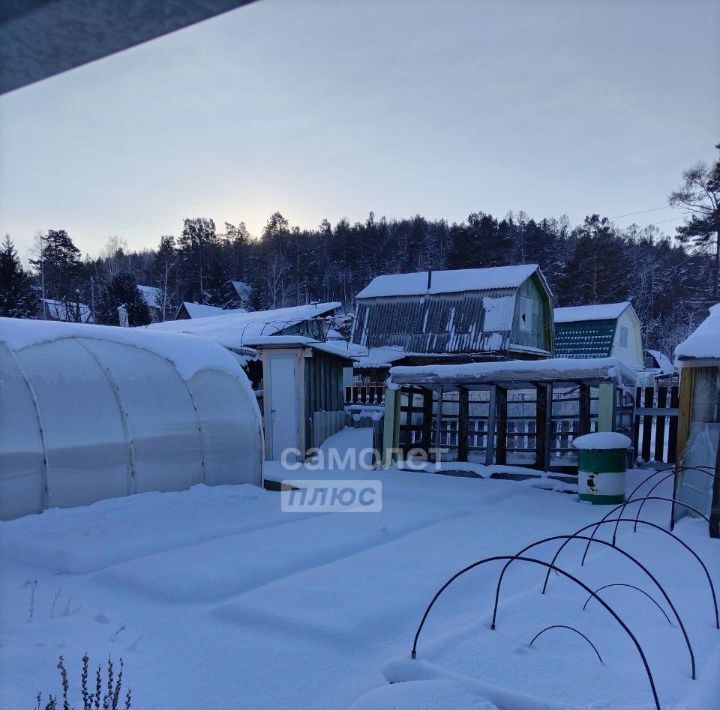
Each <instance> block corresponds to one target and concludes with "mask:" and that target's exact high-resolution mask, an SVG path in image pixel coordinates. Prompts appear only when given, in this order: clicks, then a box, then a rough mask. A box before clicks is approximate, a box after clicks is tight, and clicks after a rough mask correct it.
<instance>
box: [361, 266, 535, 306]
mask: <svg viewBox="0 0 720 710" xmlns="http://www.w3.org/2000/svg"><path fill="white" fill-rule="evenodd" d="M538 268H539V267H538V265H537V264H518V265H515V266H494V267H491V268H487V269H456V270H453V271H433V272H432V278H431V284H430V288H429V289H428V287H427V284H428V272H427V271H418V272H415V273H412V274H385V275H383V276H376V277H375V278H374V279H373V280H372V281H371V282H370V283H369V284H368V285H367V286H366V287H365V288H364V289H363V290H362V291H360V293H358V295H357V297H356V298H381V297H385V296H422V295H424V294H426V293H459V292H461V291H489V290H492V289H502V288H517V287H518V286H520V285H521V284H522V283H523V282H524V281H526V280H527V279H528V278H529V277H530V276H532V275H533V274H534V273H535V272H536V271H537V270H538Z"/></svg>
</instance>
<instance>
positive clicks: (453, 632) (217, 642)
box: [0, 429, 720, 710]
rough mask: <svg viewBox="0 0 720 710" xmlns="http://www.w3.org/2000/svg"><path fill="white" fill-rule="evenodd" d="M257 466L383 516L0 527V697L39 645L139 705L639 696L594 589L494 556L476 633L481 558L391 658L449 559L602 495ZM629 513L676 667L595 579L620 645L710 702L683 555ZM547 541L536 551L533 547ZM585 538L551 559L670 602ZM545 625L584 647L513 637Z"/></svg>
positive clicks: (66, 516) (703, 540) (670, 692)
mask: <svg viewBox="0 0 720 710" xmlns="http://www.w3.org/2000/svg"><path fill="white" fill-rule="evenodd" d="M369 436H370V435H369V430H363V429H348V430H345V431H343V432H340V433H339V434H338V435H336V436H335V437H334V438H333V441H332V442H330V445H335V446H337V447H339V448H342V449H346V448H347V447H349V446H367V445H369V444H370V439H369ZM266 473H267V475H268V476H269V477H275V478H283V477H287V478H290V479H301V478H318V477H322V476H325V477H328V478H335V479H337V478H341V477H343V476H346V477H349V478H358V477H361V476H367V477H369V478H379V479H381V480H382V483H383V510H382V512H381V513H376V514H364V515H352V514H351V515H346V514H343V513H335V514H323V513H316V514H299V513H282V512H281V510H280V494H279V493H275V492H270V491H264V490H260V489H258V488H255V487H252V486H247V485H245V486H220V487H215V488H207V487H203V486H196V487H194V488H192V489H191V490H189V491H184V492H176V493H163V494H160V493H149V494H142V495H137V496H131V497H129V498H121V499H115V500H106V501H101V502H99V503H96V504H94V505H91V506H88V507H83V508H74V509H64V510H50V511H47V512H45V513H43V514H42V515H34V516H28V517H26V518H22V519H19V520H15V521H11V522H4V523H1V524H0V563H1V564H2V574H1V575H0V621H1V622H2V628H1V631H0V707H3V708H30V707H34V699H35V695H36V694H37V692H38V691H40V690H42V691H43V692H44V693H47V692H48V691H53V692H57V691H58V690H59V682H58V676H57V670H56V668H55V664H56V662H57V658H58V656H59V655H60V654H62V655H63V656H64V657H65V662H66V664H67V665H68V668H69V672H70V681H71V685H73V686H76V685H77V684H78V681H79V678H78V675H79V671H80V658H81V656H82V655H83V653H84V652H86V651H87V652H88V654H89V655H90V657H91V659H92V660H93V661H96V662H99V661H101V660H103V659H106V658H107V657H108V655H111V656H112V657H113V658H114V659H116V660H117V659H118V658H119V657H120V656H122V657H123V658H124V661H125V679H126V682H127V683H128V684H129V685H130V686H131V687H132V689H133V695H134V704H133V707H135V708H138V709H139V710H144V709H145V708H153V709H159V708H163V709H164V708H173V709H174V710H179V709H182V708H187V709H204V708H208V709H210V708H212V709H218V708H342V707H351V706H353V707H355V708H356V709H359V708H362V709H366V708H458V707H469V706H472V707H475V708H481V709H485V710H487V709H488V708H492V707H499V708H507V709H508V710H511V709H512V710H517V709H518V708H541V707H542V708H565V707H567V708H589V707H592V708H652V707H654V703H653V701H652V695H651V693H650V689H649V684H648V680H647V677H646V675H645V673H644V671H643V666H642V663H641V661H640V658H639V656H638V654H637V651H636V649H635V647H634V646H633V645H632V643H631V642H630V641H629V639H628V638H627V636H625V635H624V634H623V632H622V630H621V629H620V627H619V626H618V625H617V624H616V623H615V622H614V621H613V620H612V618H611V617H610V616H609V615H608V614H607V612H605V611H604V610H603V609H602V608H601V606H600V605H599V604H598V603H597V602H595V601H592V602H590V603H589V604H588V605H587V609H586V610H585V611H583V610H582V607H583V604H584V602H585V600H586V598H587V594H585V593H584V592H583V591H582V590H581V589H579V588H576V587H574V586H573V585H572V584H571V583H569V582H568V581H566V580H564V579H562V578H561V577H559V576H553V578H552V579H551V581H550V587H549V592H548V594H546V595H545V596H543V595H541V594H540V588H541V585H542V580H543V577H544V570H543V569H540V568H539V567H534V566H531V565H530V564H527V565H521V564H517V565H516V566H514V567H513V568H511V571H510V573H509V575H508V577H507V581H506V587H505V593H504V594H503V597H502V599H501V606H500V614H499V619H498V626H497V629H496V630H495V631H491V630H490V629H489V628H488V625H489V620H490V614H491V610H492V601H493V593H494V586H495V581H496V579H497V574H498V572H499V565H497V566H488V567H484V568H480V569H478V570H474V571H473V572H470V573H468V574H467V575H465V576H464V577H462V578H461V579H459V580H458V581H457V582H456V583H455V584H454V585H453V586H451V587H450V588H449V589H448V590H447V592H446V593H445V594H444V595H443V596H442V597H441V598H440V600H439V602H438V604H437V605H436V607H435V608H434V609H433V612H432V613H431V615H430V617H429V619H428V622H427V624H426V626H425V629H424V631H423V634H422V636H421V637H420V641H419V644H418V656H417V660H414V661H413V660H410V649H411V646H412V641H413V636H414V634H415V630H416V628H417V624H418V622H419V621H420V618H421V616H422V613H423V611H424V609H425V607H426V605H427V604H428V602H429V601H430V599H431V598H432V596H433V594H434V593H435V592H436V590H437V589H438V588H439V587H440V585H441V584H442V583H443V582H444V581H445V580H446V579H447V578H448V577H450V576H451V575H452V574H453V573H455V572H456V571H458V570H459V569H461V568H462V567H464V566H465V565H467V564H469V563H471V562H473V561H476V560H479V559H481V558H483V557H486V556H490V555H503V554H512V553H513V552H515V551H517V550H518V549H519V548H520V547H522V546H523V545H525V544H528V543H530V542H531V541H533V540H535V539H537V538H539V537H542V536H547V535H557V534H564V533H568V532H572V531H574V530H575V529H577V528H579V527H581V526H582V525H585V524H587V523H589V522H592V521H594V520H597V519H598V518H599V517H601V515H602V514H603V513H604V512H605V511H606V510H607V509H606V508H603V507H593V506H590V505H588V504H582V503H579V502H577V500H576V499H575V497H574V496H572V495H569V494H566V493H562V492H557V491H550V490H541V489H539V488H536V487H534V486H533V485H532V481H523V482H516V481H507V480H491V479H481V478H458V477H450V476H442V475H434V474H431V473H419V472H408V471H398V470H395V469H393V470H390V471H385V472H375V471H373V472H371V473H369V474H367V472H364V473H363V472H358V471H346V472H340V471H337V470H333V471H332V472H322V471H320V472H318V471H294V472H292V473H291V474H288V475H287V476H283V472H282V471H278V469H277V465H269V466H268V469H267V471H266ZM640 475H642V474H640V473H638V472H634V473H633V475H632V476H631V477H630V480H629V485H632V484H634V483H636V482H637V481H638V480H639V479H638V476H640ZM660 490H661V489H658V492H659V491H660ZM667 493H669V488H668V489H665V490H664V493H661V494H667ZM643 517H644V518H645V519H648V520H654V521H656V522H658V523H661V524H663V525H664V524H665V523H666V522H667V520H668V510H667V507H666V505H665V504H664V503H662V502H658V501H652V502H650V503H648V504H647V506H646V507H645V509H644V511H643ZM628 528H629V526H625V527H623V528H621V533H622V534H621V536H620V538H619V541H620V544H621V545H622V547H623V548H624V549H626V550H627V551H628V552H630V553H631V554H633V555H636V556H637V557H639V558H640V559H641V560H642V561H643V562H644V563H645V564H646V565H647V566H648V567H649V568H650V570H651V571H652V572H653V574H654V575H655V576H656V577H657V579H658V580H659V581H660V582H661V583H662V584H663V585H664V586H665V588H666V589H667V592H668V594H669V596H670V598H671V599H672V600H673V602H674V603H675V605H676V607H677V609H678V611H679V613H680V616H681V617H682V619H683V621H684V622H685V625H686V627H687V631H688V634H689V637H690V640H691V642H692V647H693V650H694V652H695V657H696V661H697V676H698V677H697V680H696V681H693V680H691V678H690V663H689V656H688V651H687V647H686V646H685V644H684V641H683V637H682V634H681V633H680V630H679V628H678V626H677V623H673V624H672V625H670V624H668V622H667V620H666V619H665V618H664V616H663V615H662V613H661V612H660V610H658V608H657V607H655V606H654V605H653V604H652V602H650V601H649V600H648V599H647V598H646V597H644V596H643V595H642V594H640V593H639V592H636V591H634V590H631V589H628V588H624V587H613V588H609V589H606V590H604V591H603V592H601V595H602V596H603V598H604V599H605V600H606V601H607V602H608V603H610V604H611V605H613V606H614V608H615V609H616V611H617V612H618V613H619V614H620V616H622V617H623V619H624V620H625V621H626V622H627V623H628V626H629V627H630V628H631V629H632V631H633V632H634V633H635V634H636V635H637V637H638V639H639V640H640V642H641V644H642V646H643V648H644V650H645V653H646V654H647V657H648V661H649V664H650V667H651V669H652V671H653V674H654V677H655V681H656V684H657V687H658V693H659V697H660V701H661V706H662V707H663V708H678V709H679V708H685V709H689V708H697V709H698V710H709V709H710V708H717V707H719V706H720V674H718V672H717V671H718V667H720V631H718V630H717V629H715V627H714V614H713V606H712V601H711V597H710V592H709V590H708V587H707V583H706V582H705V581H704V578H703V573H702V570H701V568H700V567H699V565H698V564H697V562H696V561H695V560H693V559H692V557H691V556H690V555H688V554H687V553H686V552H684V551H683V549H682V548H681V546H680V545H678V544H677V543H676V542H674V541H673V540H671V539H670V538H669V537H667V536H665V535H662V534H660V533H658V532H655V531H653V530H650V529H649V528H648V529H640V531H639V532H637V533H635V534H633V533H632V532H631V530H630V529H628ZM706 530H707V528H706V526H705V525H704V524H702V523H699V522H697V521H694V520H689V519H685V520H683V521H681V524H680V525H679V527H678V531H677V532H678V534H679V535H680V536H681V537H682V538H683V539H684V540H685V541H686V542H687V543H688V544H689V545H691V546H692V548H693V549H694V550H696V551H697V553H698V554H699V555H700V556H701V557H702V558H703V559H704V560H705V561H706V563H707V565H708V568H709V569H710V571H711V573H712V575H713V577H714V579H715V582H716V584H717V585H718V587H720V543H719V542H718V541H714V540H709V539H708V538H707V532H706ZM608 533H609V530H606V531H605V537H607V535H608ZM556 544H557V543H553V544H552V545H549V546H547V547H545V548H541V549H538V550H537V551H536V552H535V555H536V556H538V557H542V558H544V559H549V557H550V556H551V554H552V550H553V549H554V547H555V545H556ZM600 547H601V546H597V547H594V548H592V550H591V554H590V556H589V558H588V561H587V563H586V565H585V567H580V566H579V557H580V554H581V552H582V545H581V544H580V543H574V544H573V545H572V546H570V547H569V548H568V550H567V551H566V552H565V553H564V554H563V556H562V557H561V558H560V564H561V565H562V566H563V567H564V569H566V570H568V571H569V572H571V573H573V574H578V575H579V576H580V577H581V578H582V579H583V581H584V582H585V583H586V584H588V585H589V586H590V587H592V588H593V589H594V588H597V587H599V586H601V585H604V584H611V583H616V582H623V583H630V584H636V585H638V586H640V587H642V589H644V590H645V591H647V592H648V593H649V594H651V595H652V596H653V597H654V598H655V599H656V600H657V601H658V603H659V604H660V605H661V606H662V607H663V609H665V611H666V612H668V613H669V609H668V605H667V603H666V602H665V600H664V599H663V598H662V596H661V595H660V593H659V591H658V590H657V589H656V588H655V587H654V586H653V584H652V582H651V581H650V580H649V579H648V578H647V577H644V575H643V574H642V573H641V572H640V571H639V570H638V569H636V568H634V566H633V565H632V564H630V563H628V562H627V561H625V560H622V559H621V556H620V555H619V554H618V553H616V552H614V551H613V550H611V549H609V548H606V547H602V549H600ZM35 582H36V583H35ZM33 589H34V593H33ZM33 596H34V600H33V601H31V600H32V599H33ZM671 618H672V616H671ZM551 624H569V625H572V626H575V627H577V628H578V629H579V630H580V631H582V632H583V633H585V634H586V635H587V636H588V638H589V639H590V640H591V641H592V642H593V643H594V644H595V645H596V646H597V649H598V651H599V652H600V654H601V656H602V658H603V663H602V664H600V663H599V661H598V659H597V657H596V656H595V654H594V652H593V650H592V648H590V646H589V645H588V644H587V643H586V642H585V641H584V640H583V639H582V638H580V637H578V636H576V635H575V634H574V633H572V632H570V631H568V630H567V629H553V630H551V631H548V632H547V633H546V634H544V635H543V636H541V637H540V638H539V639H538V640H537V641H536V642H535V644H534V645H533V646H532V647H530V646H529V645H528V643H529V641H530V640H531V639H532V638H533V636H534V635H535V634H536V633H537V632H538V631H540V630H541V629H542V628H543V627H545V626H548V625H551ZM390 681H391V682H392V683H393V684H390ZM76 702H77V703H78V704H80V703H79V699H78V698H76Z"/></svg>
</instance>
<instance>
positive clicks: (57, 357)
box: [0, 318, 262, 519]
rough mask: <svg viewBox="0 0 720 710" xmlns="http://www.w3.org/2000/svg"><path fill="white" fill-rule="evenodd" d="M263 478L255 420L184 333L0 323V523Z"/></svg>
mask: <svg viewBox="0 0 720 710" xmlns="http://www.w3.org/2000/svg"><path fill="white" fill-rule="evenodd" d="M261 481H262V421H261V418H260V412H259V409H258V406H257V401H256V399H255V397H254V395H253V393H252V390H251V388H250V384H249V382H248V380H247V377H246V376H245V373H244V372H243V371H242V369H241V367H240V365H239V364H238V362H237V361H236V360H235V358H234V357H233V356H232V355H231V354H230V353H229V352H228V351H227V350H225V349H224V348H222V347H221V346H219V345H216V344H215V343H212V342H210V341H207V340H204V339H202V338H198V337H195V336H192V335H179V334H169V333H154V332H150V331H147V330H144V329H142V330H141V329H129V328H118V327H112V326H96V325H84V324H79V323H59V322H52V321H34V320H20V319H12V318H0V519H10V518H17V517H19V516H22V515H26V514H28V513H37V512H40V511H42V510H44V509H46V508H53V507H70V506H75V505H84V504H87V503H92V502H94V501H97V500H100V499H102V498H113V497H117V496H125V495H131V494H133V493H143V492H146V491H175V490H182V489H185V488H188V487H190V486H192V485H194V484H197V483H205V484H208V485H217V484H224V483H253V484H257V485H260V484H261Z"/></svg>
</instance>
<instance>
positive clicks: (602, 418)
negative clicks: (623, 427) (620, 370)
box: [598, 382, 615, 431]
mask: <svg viewBox="0 0 720 710" xmlns="http://www.w3.org/2000/svg"><path fill="white" fill-rule="evenodd" d="M614 430H615V384H614V383H612V382H601V383H600V386H599V387H598V431H614Z"/></svg>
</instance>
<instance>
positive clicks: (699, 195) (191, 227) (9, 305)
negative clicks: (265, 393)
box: [0, 146, 720, 354]
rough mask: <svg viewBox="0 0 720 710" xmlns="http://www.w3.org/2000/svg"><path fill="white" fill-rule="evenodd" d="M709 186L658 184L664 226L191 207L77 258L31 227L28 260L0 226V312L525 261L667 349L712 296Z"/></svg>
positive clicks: (576, 299)
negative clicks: (611, 306)
mask: <svg viewBox="0 0 720 710" xmlns="http://www.w3.org/2000/svg"><path fill="white" fill-rule="evenodd" d="M718 148H720V146H718ZM719 199H720V161H717V162H716V163H715V164H714V165H712V166H707V165H706V164H704V163H697V164H695V165H693V166H692V167H691V168H689V169H688V170H686V171H685V172H684V173H683V182H682V185H681V186H680V188H679V189H678V190H677V191H675V192H673V193H672V194H671V195H670V204H671V205H673V206H676V207H682V208H684V209H685V215H686V219H685V220H684V224H682V225H681V226H677V227H676V228H675V229H674V234H666V233H664V232H663V231H661V230H660V229H658V228H657V227H656V226H648V227H644V228H640V227H638V226H637V225H635V224H633V225H630V226H628V227H624V228H620V227H618V226H616V225H615V224H614V223H613V222H612V221H611V220H609V219H608V218H606V217H602V216H600V215H597V214H593V215H590V216H588V217H586V218H585V220H584V222H583V223H582V224H576V225H573V224H571V223H570V222H569V221H568V219H567V218H566V217H561V218H559V219H556V218H553V217H542V218H533V217H530V216H528V215H527V214H525V213H524V212H518V213H515V214H513V213H510V214H508V215H505V216H504V217H501V218H499V217H496V216H493V215H491V214H487V213H484V212H473V213H472V214H470V215H469V216H468V217H467V219H465V220H464V221H462V222H459V223H457V222H452V223H449V222H447V221H445V220H429V219H426V218H424V217H422V216H420V215H416V216H414V217H410V218H402V219H397V218H392V219H388V218H386V217H377V216H376V215H375V214H374V213H372V212H371V213H370V214H369V215H368V217H367V219H366V220H365V221H364V222H355V223H350V222H349V221H348V220H347V219H341V220H340V221H339V222H337V223H336V224H331V223H330V222H329V221H328V220H323V221H322V223H321V224H320V225H319V226H318V227H317V228H316V229H301V228H299V227H296V226H293V225H291V224H290V223H289V221H288V220H287V219H286V218H285V217H283V215H282V214H280V213H279V212H276V213H275V214H273V215H271V216H270V218H269V219H268V220H267V223H266V224H265V227H264V229H263V230H262V233H261V234H260V235H251V234H250V233H249V232H248V230H247V228H246V226H245V224H244V223H243V222H240V223H238V224H230V223H228V222H226V223H225V224H224V225H222V226H220V225H217V224H216V223H215V222H214V220H213V219H210V218H207V217H192V218H186V219H184V220H183V226H182V229H181V231H180V232H179V233H178V234H175V235H163V236H161V237H160V238H159V240H158V245H157V247H156V248H155V249H144V250H141V251H132V250H129V249H128V248H127V245H126V242H125V241H124V240H123V239H122V238H118V237H113V238H111V239H109V240H108V242H107V245H106V247H105V249H104V251H103V253H102V254H101V255H100V256H98V257H95V258H91V257H90V256H85V257H84V258H83V256H82V254H81V252H80V250H79V249H78V248H77V246H76V245H75V244H74V243H73V240H72V237H71V235H69V234H68V233H67V231H65V230H64V229H60V228H58V229H51V230H49V231H47V232H46V233H44V234H42V235H40V236H39V237H38V240H37V244H36V247H35V249H34V255H33V256H32V258H31V259H30V260H29V265H30V268H29V270H27V269H25V268H24V267H23V265H22V263H21V260H20V258H19V256H18V254H17V251H16V249H15V247H14V245H13V242H12V240H11V239H10V237H9V236H6V237H5V240H4V241H3V243H2V245H0V315H6V316H14V317H25V318H33V317H42V315H43V309H42V307H41V304H42V300H41V299H42V296H43V295H44V297H45V298H46V299H53V300H55V301H58V302H60V303H62V304H63V308H62V310H61V312H62V315H63V316H64V318H66V319H67V320H81V319H82V318H83V315H82V314H83V313H87V309H81V308H80V305H79V304H86V305H87V306H88V307H89V308H90V311H91V314H92V318H93V319H94V321H95V322H98V323H107V324H115V325H118V324H119V322H118V319H119V315H118V306H120V305H124V306H125V307H126V309H127V314H128V321H129V324H130V325H144V324H146V323H148V322H149V321H150V312H149V310H148V308H147V304H146V302H145V300H144V299H143V297H142V296H141V294H140V292H139V291H138V289H137V287H136V286H137V285H138V284H141V285H146V286H154V287H156V288H157V289H159V291H160V299H159V305H160V307H161V312H162V313H164V318H165V319H170V318H174V316H175V314H176V312H177V309H178V307H179V306H180V304H181V303H182V302H183V301H194V302H196V303H204V304H209V305H216V306H222V307H223V308H238V307H243V308H248V309H252V310H258V309H267V308H280V307H283V306H291V305H298V304H303V303H309V302H311V301H341V302H342V303H343V304H344V306H345V307H346V308H347V309H348V310H349V309H351V308H352V305H353V298H354V296H355V294H356V293H357V292H358V291H359V290H360V289H362V288H363V287H364V286H365V285H367V283H368V282H369V281H370V280H371V279H372V278H374V277H375V276H378V275H379V274H386V273H403V272H410V271H422V270H425V269H429V268H432V269H434V270H438V269H463V268H474V267H486V266H502V265H505V264H523V263H537V264H539V265H540V266H541V268H542V271H543V273H544V274H545V277H546V278H547V280H548V283H549V285H550V287H551V289H552V290H553V293H554V296H555V305H559V306H568V305H579V304H590V303H610V302H614V301H623V300H630V301H632V303H633V305H634V307H635V310H636V311H637V313H638V315H639V317H640V319H641V321H642V323H643V327H644V337H645V342H646V346H647V347H652V348H657V349H659V350H661V351H663V352H665V353H666V354H672V351H673V349H674V347H675V345H676V344H677V343H678V342H679V341H680V340H682V339H683V338H685V337H686V336H687V334H688V333H689V332H690V331H691V330H692V329H694V327H696V326H697V324H698V323H699V321H700V320H702V319H703V318H704V317H705V315H706V312H707V307H708V305H710V304H711V303H714V302H717V301H719V300H720V291H719V284H718V275H719V274H720V244H719V243H718V236H717V235H718V224H719V223H720V217H719V216H718V215H719V207H718V201H719ZM233 282H242V283H243V284H245V285H246V286H244V287H242V288H240V289H237V288H235V286H234V285H233ZM161 317H162V316H161Z"/></svg>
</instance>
